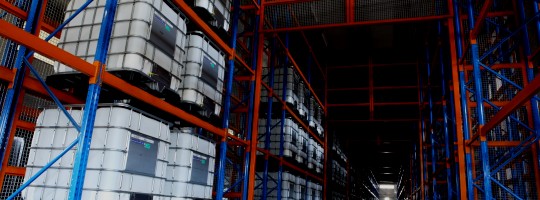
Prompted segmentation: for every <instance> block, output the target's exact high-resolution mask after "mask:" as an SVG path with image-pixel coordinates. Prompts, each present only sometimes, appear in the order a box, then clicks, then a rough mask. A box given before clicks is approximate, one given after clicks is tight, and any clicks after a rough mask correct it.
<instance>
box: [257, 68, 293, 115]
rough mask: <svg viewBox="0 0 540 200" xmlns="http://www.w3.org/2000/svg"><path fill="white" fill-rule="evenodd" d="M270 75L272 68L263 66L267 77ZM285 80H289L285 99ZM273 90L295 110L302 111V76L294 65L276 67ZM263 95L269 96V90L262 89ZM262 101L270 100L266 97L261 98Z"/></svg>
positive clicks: (264, 74)
mask: <svg viewBox="0 0 540 200" xmlns="http://www.w3.org/2000/svg"><path fill="white" fill-rule="evenodd" d="M269 75H270V68H263V76H264V77H265V79H268V76H269ZM285 81H286V82H287V84H286V86H287V89H286V92H285V98H284V99H283V87H284V86H285ZM273 91H274V93H275V94H277V95H278V97H279V98H280V99H283V100H285V102H286V103H288V104H290V105H292V106H293V107H292V108H294V109H295V110H297V111H298V112H300V110H302V109H300V106H301V104H302V103H301V102H300V76H299V75H298V73H297V72H296V70H295V69H294V67H293V66H289V67H281V68H276V69H274V85H273ZM261 96H263V97H266V96H268V91H266V89H264V90H261ZM261 102H268V100H267V99H266V98H261Z"/></svg>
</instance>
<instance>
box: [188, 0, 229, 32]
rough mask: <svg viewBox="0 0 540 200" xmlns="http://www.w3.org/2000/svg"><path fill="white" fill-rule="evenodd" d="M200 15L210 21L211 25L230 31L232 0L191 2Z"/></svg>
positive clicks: (195, 0)
mask: <svg viewBox="0 0 540 200" xmlns="http://www.w3.org/2000/svg"><path fill="white" fill-rule="evenodd" d="M190 1H193V6H194V9H195V10H197V11H199V13H200V15H202V16H205V18H208V19H209V22H210V25H212V26H214V27H216V28H219V29H222V30H224V31H229V27H230V22H231V5H232V0H190Z"/></svg>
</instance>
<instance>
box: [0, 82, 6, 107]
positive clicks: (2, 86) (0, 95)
mask: <svg viewBox="0 0 540 200" xmlns="http://www.w3.org/2000/svg"><path fill="white" fill-rule="evenodd" d="M7 87H8V83H7V82H4V81H0V112H2V108H3V107H4V101H5V99H6V93H7Z"/></svg>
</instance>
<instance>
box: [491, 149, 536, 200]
mask: <svg viewBox="0 0 540 200" xmlns="http://www.w3.org/2000/svg"><path fill="white" fill-rule="evenodd" d="M492 151H494V152H493V153H491V152H492ZM500 153H501V151H500V150H499V149H495V148H490V160H491V158H492V157H495V156H496V155H500ZM534 173H535V170H534V166H533V158H532V156H531V154H530V153H526V154H523V155H521V156H518V157H517V158H515V159H512V160H511V162H509V163H508V164H506V165H504V166H501V167H500V170H498V171H496V172H492V174H493V176H492V177H493V178H494V179H495V180H494V181H493V182H494V183H492V187H493V189H492V190H493V197H494V198H495V199H517V198H516V196H517V197H519V198H522V199H538V194H537V193H538V191H536V183H535V174H534ZM508 190H510V191H512V193H514V194H515V195H516V196H514V195H512V194H511V193H510V192H509V191H508Z"/></svg>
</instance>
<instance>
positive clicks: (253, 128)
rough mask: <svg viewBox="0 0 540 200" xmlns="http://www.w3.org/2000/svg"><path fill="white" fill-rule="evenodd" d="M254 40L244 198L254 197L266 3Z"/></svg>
mask: <svg viewBox="0 0 540 200" xmlns="http://www.w3.org/2000/svg"><path fill="white" fill-rule="evenodd" d="M261 1H262V0H258V3H259V5H261ZM253 25H254V29H253V33H254V36H253V38H254V40H253V48H252V50H253V52H252V54H251V55H252V58H253V59H252V65H251V68H252V70H254V71H255V78H254V80H252V81H250V91H249V96H250V102H249V107H248V124H247V128H248V130H247V140H248V141H251V143H250V145H249V147H248V148H249V150H248V151H246V153H245V159H244V187H243V188H242V198H243V199H249V200H251V199H253V195H248V194H253V192H254V191H253V186H254V182H255V177H254V174H255V159H256V157H255V156H256V151H257V143H258V142H257V134H258V128H259V127H258V124H259V123H258V120H259V119H258V118H259V107H258V106H260V96H259V95H260V93H261V82H262V80H261V79H262V60H263V59H262V58H263V55H262V54H264V34H261V33H260V30H262V29H263V27H264V5H261V7H260V10H259V12H258V14H257V15H255V20H254V24H253Z"/></svg>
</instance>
